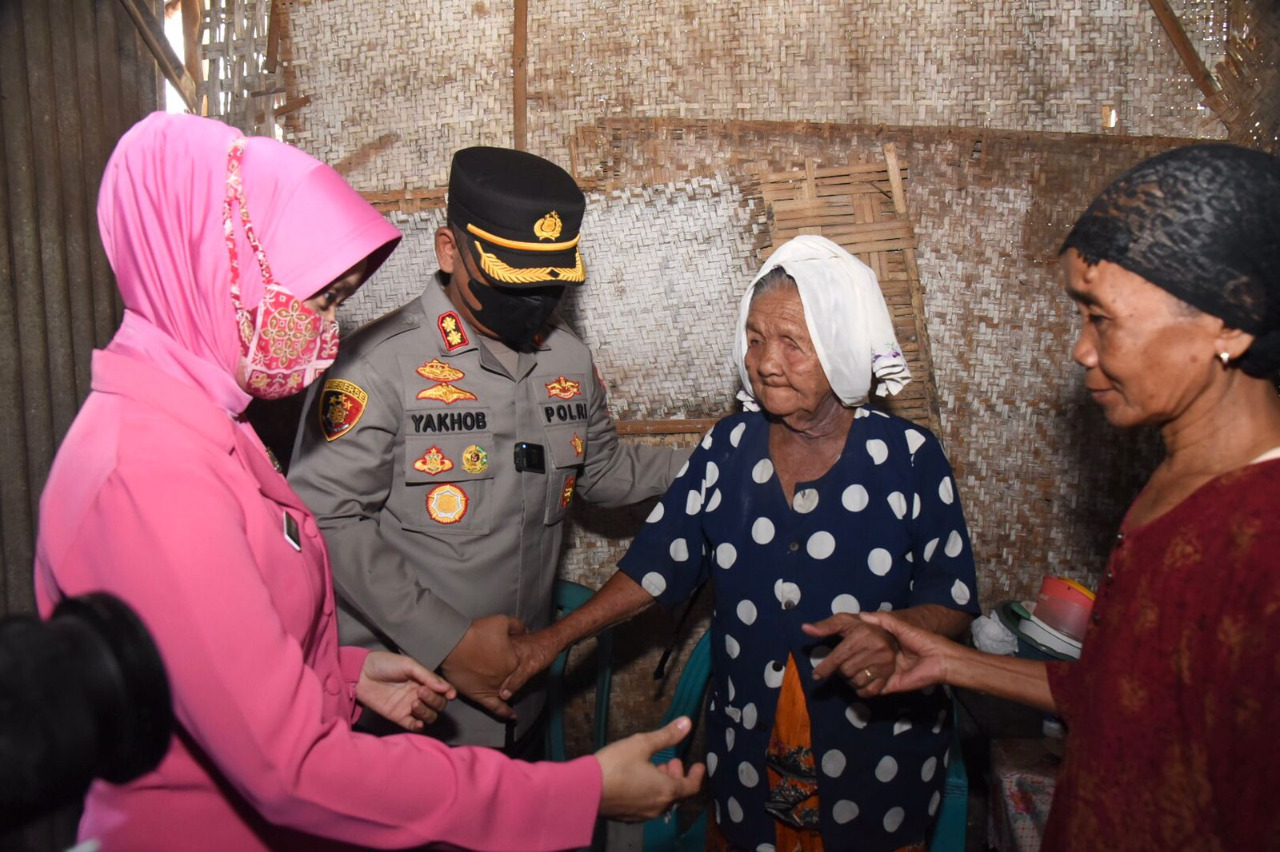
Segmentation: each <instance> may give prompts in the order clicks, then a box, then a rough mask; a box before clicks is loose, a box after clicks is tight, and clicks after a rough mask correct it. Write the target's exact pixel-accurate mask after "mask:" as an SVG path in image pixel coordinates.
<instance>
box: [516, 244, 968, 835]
mask: <svg viewBox="0 0 1280 852" xmlns="http://www.w3.org/2000/svg"><path fill="white" fill-rule="evenodd" d="M734 354H735V358H736V360H737V362H738V367H739V371H740V374H741V377H742V381H743V385H744V392H743V393H742V394H740V396H742V397H744V402H745V406H746V408H747V411H746V412H745V413H743V414H739V415H736V416H732V417H728V418H725V419H724V420H721V421H720V422H719V423H717V424H716V425H715V427H714V428H713V429H712V430H711V431H710V432H709V433H708V434H707V435H706V436H705V437H704V438H703V440H702V442H701V444H700V446H699V447H698V448H697V450H696V451H695V452H694V454H693V456H692V458H691V459H690V460H689V463H688V465H687V466H686V468H685V469H684V470H683V471H682V473H681V474H680V476H679V477H678V478H677V479H676V481H675V482H674V483H673V484H672V486H671V488H670V490H669V491H668V492H667V493H666V495H665V496H664V497H663V499H662V502H661V503H659V504H658V505H657V506H656V507H655V508H654V510H653V513H652V514H651V515H650V516H649V518H648V522H647V523H646V525H645V527H644V529H642V530H641V532H640V534H639V535H638V536H637V538H636V540H635V542H634V544H633V545H632V547H631V549H630V550H629V551H628V553H627V555H626V556H625V557H624V558H623V559H622V561H621V562H620V564H619V567H620V569H621V570H620V571H619V572H618V573H617V574H615V575H614V576H613V577H612V578H610V580H609V581H608V582H607V583H606V584H605V586H604V587H603V588H602V589H601V590H600V592H599V593H597V595H596V596H595V597H594V598H593V599H592V601H591V602H590V603H589V604H588V605H587V606H586V607H584V608H582V609H580V610H578V611H577V612H575V613H573V614H571V615H570V616H568V617H566V618H565V619H564V620H562V621H561V622H559V623H557V624H555V625H553V626H552V627H549V628H547V629H546V630H544V631H541V632H540V633H538V634H533V635H532V636H530V637H528V638H527V639H526V638H525V637H516V641H517V642H518V643H519V649H518V650H519V652H520V653H521V654H522V656H523V660H522V665H521V667H520V668H519V669H518V670H517V673H516V675H515V676H513V678H512V679H511V680H510V681H509V682H508V684H507V687H508V689H509V690H511V691H514V688H515V687H517V686H518V685H519V684H520V683H521V682H522V679H523V678H524V677H527V676H528V674H529V673H530V672H531V671H536V670H537V669H538V668H539V667H541V666H543V665H545V664H547V663H548V662H549V661H550V660H551V659H552V658H553V657H554V655H555V653H556V652H557V651H558V650H559V649H560V648H562V647H564V646H565V645H567V644H569V643H570V642H572V641H575V640H576V639H577V638H580V637H581V636H584V635H587V634H589V633H592V632H595V631H596V630H599V629H600V628H602V627H603V626H605V625H608V624H612V623H616V622H618V621H620V620H622V619H625V618H629V617H630V616H632V615H634V614H635V613H637V612H639V611H641V610H643V609H645V608H646V607H647V606H649V605H650V604H652V603H653V602H654V601H655V600H657V601H658V602H660V603H662V604H664V605H666V606H674V605H676V604H678V603H679V602H681V601H683V600H685V599H686V598H688V597H689V596H690V595H691V594H692V593H693V591H694V589H695V588H697V587H698V585H699V584H701V583H703V582H705V581H708V580H710V581H711V582H712V586H713V589H714V593H715V614H714V618H713V622H712V627H711V629H712V630H713V631H714V634H715V642H714V644H713V648H714V658H713V675H712V693H711V700H710V704H709V707H708V710H709V712H708V714H707V742H708V755H707V766H708V769H709V771H710V773H711V785H712V791H713V794H714V800H715V825H713V826H712V829H711V835H712V845H713V846H716V847H717V848H733V849H750V850H755V849H757V848H762V847H767V846H773V847H775V848H776V849H778V850H784V849H786V850H790V849H795V848H803V849H805V850H814V849H821V848H824V844H825V848H829V849H833V850H834V849H841V850H855V849H857V850H863V849H865V850H896V849H900V848H903V847H917V846H921V845H922V844H923V842H924V839H925V835H926V832H927V829H928V826H929V823H930V820H931V818H932V817H933V815H934V813H935V812H936V809H937V807H938V803H939V799H940V795H939V787H940V785H941V783H942V780H943V776H944V774H945V772H944V770H943V765H944V760H945V752H946V748H947V743H948V741H949V733H948V732H949V727H948V721H947V715H948V714H947V709H948V703H947V698H946V695H945V694H944V692H943V691H942V690H930V691H929V692H928V693H927V694H925V693H921V694H913V695H907V696H900V697H893V698H883V697H878V696H877V694H878V692H879V691H880V688H881V687H882V686H883V684H884V681H885V679H887V678H889V677H891V676H892V675H893V673H894V667H895V656H894V652H895V650H896V647H895V643H894V642H893V639H892V637H891V636H889V634H888V633H886V632H885V631H884V630H883V629H881V628H879V627H873V626H871V625H868V624H866V623H864V622H862V621H860V620H858V619H857V618H856V614H857V613H859V612H862V611H877V610H893V611H895V612H896V613H898V615H899V616H900V617H901V618H902V619H903V620H904V621H905V622H907V623H910V624H914V625H917V626H919V627H920V628H922V629H926V630H930V631H937V632H940V633H943V634H945V635H948V636H955V635H957V634H959V633H960V632H962V631H963V630H964V629H965V627H966V626H967V625H968V624H969V622H970V620H971V618H972V614H973V613H975V612H977V605H976V601H975V599H974V598H975V596H974V569H973V558H972V553H971V551H970V546H969V538H968V532H967V529H966V526H965V520H964V515H963V514H962V512H961V510H960V504H959V501H958V498H957V494H956V488H955V483H954V481H953V479H952V475H951V468H950V466H949V465H948V463H947V460H946V457H945V456H944V455H943V452H942V447H941V446H940V445H939V443H938V441H937V439H936V438H934V436H933V435H932V434H930V433H929V432H928V431H927V430H926V429H923V428H921V427H919V426H915V425H913V424H911V423H909V422H907V421H905V420H901V419H899V418H896V417H891V416H889V415H887V414H885V413H883V412H880V411H877V410H875V409H874V408H871V407H869V406H867V405H866V402H867V396H868V392H869V390H870V386H871V382H872V376H873V374H874V375H875V376H877V377H879V379H880V381H881V386H880V387H881V392H882V393H883V392H884V391H885V390H886V389H891V390H896V389H898V388H900V387H901V386H902V385H903V384H905V383H906V381H907V380H908V374H907V370H906V365H905V363H904V362H903V359H902V355H901V353H900V351H899V349H898V346H897V345H896V343H894V336H893V328H892V326H891V324H890V320H889V314H888V310H887V309H886V307H885V304H884V299H883V297H882V296H881V293H880V288H879V286H878V285H877V283H876V279H875V275H874V274H873V273H872V271H871V270H870V269H869V268H868V267H867V266H866V265H865V264H863V263H861V262H860V261H858V260H857V259H855V258H854V257H853V256H851V255H850V254H849V253H848V252H846V251H844V250H843V249H842V248H840V247H839V246H837V245H836V244H835V243H833V242H831V241H830V240H827V239H825V238H823V237H817V236H802V237H798V238H796V239H794V240H792V241H790V242H788V243H787V244H785V245H784V246H782V247H781V248H780V249H779V250H778V251H777V252H776V253H775V254H774V255H772V256H771V257H770V258H769V259H768V261H767V262H766V263H765V264H764V266H763V268H762V269H761V270H760V273H759V274H758V275H757V276H756V278H755V279H754V280H753V281H752V283H751V286H750V287H749V288H748V289H747V292H746V294H745V295H744V296H743V299H742V305H741V309H740V311H739V318H738V330H737V337H736V340H735V345H734ZM819 621H821V622H823V627H822V629H823V630H824V631H825V632H826V633H827V634H829V635H831V637H832V638H830V639H824V640H823V641H817V640H815V639H814V638H811V637H809V636H807V635H806V634H805V633H804V632H803V631H802V629H801V628H802V625H804V624H805V623H806V622H819ZM837 642H838V644H839V647H838V649H837V650H836V651H834V652H832V651H831V648H832V646H833V645H835V644H836V643H837ZM829 652H830V654H831V656H830V657H829V659H833V663H834V662H838V663H839V667H840V668H839V670H840V672H841V673H842V675H843V676H842V677H841V678H839V679H837V680H836V681H835V682H829V683H820V682H818V681H816V680H815V679H814V677H813V667H814V666H815V665H816V664H818V663H819V662H820V661H822V659H823V658H824V656H825V655H827V654H828V653H829Z"/></svg>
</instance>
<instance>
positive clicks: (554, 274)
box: [467, 225, 587, 284]
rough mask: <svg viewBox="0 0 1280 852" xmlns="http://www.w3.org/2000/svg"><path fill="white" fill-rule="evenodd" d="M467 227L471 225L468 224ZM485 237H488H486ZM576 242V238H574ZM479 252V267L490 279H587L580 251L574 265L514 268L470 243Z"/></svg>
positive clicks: (518, 281)
mask: <svg viewBox="0 0 1280 852" xmlns="http://www.w3.org/2000/svg"><path fill="white" fill-rule="evenodd" d="M467 227H471V226H470V225H468V226H467ZM485 239H488V237H486V238H485ZM574 242H577V240H574ZM472 245H473V246H475V247H476V251H477V252H478V253H479V254H480V268H481V269H482V270H484V274H485V275H487V276H489V278H490V280H493V281H498V282H500V283H502V284H543V283H554V282H557V281H566V282H569V283H570V284H581V283H582V282H583V281H586V280H587V270H586V269H585V268H584V267H583V265H582V252H579V251H575V252H574V253H573V256H574V259H575V260H576V261H577V262H576V264H575V265H574V266H571V267H570V266H532V267H528V268H523V269H521V268H516V267H514V266H510V265H508V264H507V263H505V262H504V261H503V260H502V258H500V257H498V256H497V255H496V254H489V253H488V252H487V251H485V250H484V248H483V247H482V246H481V245H480V244H479V243H475V242H473V243H472Z"/></svg>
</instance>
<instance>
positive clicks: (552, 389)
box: [546, 376, 582, 399]
mask: <svg viewBox="0 0 1280 852" xmlns="http://www.w3.org/2000/svg"><path fill="white" fill-rule="evenodd" d="M546 387H547V396H548V397H555V398H556V399H573V398H574V397H575V396H582V385H581V384H580V383H579V382H575V381H573V380H572V379H566V378H565V377H564V376H560V377H559V378H558V379H556V380H555V381H554V382H547V386H546Z"/></svg>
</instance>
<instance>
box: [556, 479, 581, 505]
mask: <svg viewBox="0 0 1280 852" xmlns="http://www.w3.org/2000/svg"><path fill="white" fill-rule="evenodd" d="M576 480H577V477H574V476H571V477H569V478H568V479H566V480H565V482H564V490H563V491H561V492H560V508H562V509H567V508H568V507H569V501H570V500H572V499H573V485H574V482H575V481H576Z"/></svg>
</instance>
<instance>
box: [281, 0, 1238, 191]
mask: <svg viewBox="0 0 1280 852" xmlns="http://www.w3.org/2000/svg"><path fill="white" fill-rule="evenodd" d="M279 2H280V3H281V6H280V10H281V11H280V20H281V30H282V33H283V34H284V35H283V37H282V44H281V55H282V57H283V58H284V59H285V62H286V66H287V68H286V73H285V75H284V76H285V78H286V80H287V83H288V92H287V98H288V99H289V101H290V102H294V101H296V100H297V99H298V98H302V97H310V98H311V99H312V100H311V102H310V103H308V104H307V105H306V106H305V107H303V108H301V109H298V110H297V111H296V112H293V113H290V114H289V115H288V116H287V121H286V126H287V136H286V138H288V139H289V140H290V141H294V142H297V143H298V144H300V145H301V146H302V147H303V148H304V149H306V150H308V151H309V152H311V153H313V154H315V155H317V156H319V157H321V158H322V159H324V160H326V161H327V162H330V163H335V164H337V163H342V164H344V168H343V170H344V171H345V173H346V174H347V176H348V177H349V178H350V179H351V181H352V182H353V183H354V184H355V185H356V186H357V188H359V189H362V190H389V189H399V188H402V187H406V186H408V187H431V186H438V185H439V184H441V183H442V182H443V181H444V178H445V174H446V171H447V168H448V163H449V157H450V155H451V154H452V152H453V151H454V150H455V149H457V148H459V147H464V146H466V145H472V144H510V143H511V141H512V124H513V115H514V107H513V89H512V64H511V63H512V56H511V54H512V31H513V15H514V6H513V3H512V2H510V0H506V1H505V2H493V1H492V0H470V2H465V3H457V2H455V3H446V2H430V3H422V2H417V0H413V2H410V0H386V2H381V3H365V2H359V0H324V2H320V0H279ZM1228 3H1229V0H1174V2H1173V3H1172V5H1173V7H1174V9H1175V11H1177V12H1178V14H1179V16H1180V18H1181V20H1182V23H1183V25H1184V27H1185V28H1186V29H1187V31H1188V34H1189V36H1190V38H1191V40H1192V42H1193V44H1195V45H1196V46H1197V48H1198V49H1199V50H1200V53H1201V55H1202V56H1203V57H1204V58H1205V60H1206V62H1208V63H1209V65H1210V67H1213V65H1215V64H1216V63H1217V62H1218V60H1219V59H1220V58H1221V57H1222V56H1223V55H1224V53H1223V45H1224V43H1225V38H1226V33H1225V27H1224V23H1225V20H1226V10H1227V6H1228ZM527 69H528V85H527V103H528V127H529V131H528V132H529V136H528V147H529V149H530V150H532V151H534V152H535V153H539V154H542V155H544V156H548V157H550V158H551V159H553V160H556V161H557V162H567V161H569V160H570V159H572V158H573V151H572V144H573V136H574V133H575V129H576V128H577V127H579V126H580V125H584V124H593V123H596V122H599V121H602V120H606V119H613V118H620V117H642V118H672V119H678V120H690V119H716V120H723V121H806V122H834V123H841V124H853V123H859V124H887V125H908V126H948V127H985V128H993V129H1022V128H1034V129H1036V130H1041V131H1046V132H1102V131H1104V129H1106V123H1105V122H1104V117H1105V116H1106V115H1109V110H1110V109H1114V110H1115V126H1114V128H1113V129H1112V130H1111V131H1110V132H1115V133H1128V134H1135V135H1140V134H1164V135H1178V136H1221V135H1222V134H1223V132H1224V130H1223V128H1222V125H1221V123H1220V122H1217V121H1216V120H1214V119H1212V116H1211V114H1210V113H1209V112H1208V111H1207V110H1206V109H1205V108H1203V107H1201V106H1200V105H1199V102H1200V100H1201V97H1202V95H1201V94H1200V92H1199V90H1198V89H1197V88H1196V86H1195V84H1194V83H1193V82H1192V80H1191V77H1190V76H1189V75H1188V73H1187V71H1186V70H1185V69H1184V68H1183V66H1182V65H1181V62H1180V59H1179V57H1178V56H1177V54H1176V52H1175V51H1174V50H1173V48H1172V47H1171V46H1170V44H1169V43H1168V40H1167V38H1166V36H1165V35H1164V33H1163V31H1162V29H1161V28H1160V25H1159V23H1158V22H1157V21H1156V19H1155V16H1154V15H1153V14H1152V13H1151V10H1150V8H1148V7H1147V6H1146V5H1145V4H1143V3H1135V2H1132V0H1101V2H1098V1H1097V0H1090V2H1082V0H1071V1H1070V2H1065V3H1064V2H1062V1H1061V0H987V2H977V0H906V2H902V3H873V2H870V0H858V2H841V0H814V2H810V3H805V4H794V3H786V2H781V0H772V1H771V2H753V3H745V2H732V3H727V2H726V3H692V2H689V0H645V2H637V0H618V2H614V0H609V2H605V0H587V2H583V1H582V0H573V2H570V0H555V2H546V3H535V4H530V8H529V20H528V62H527ZM674 179H675V178H674V177H672V178H668V179H665V180H659V181H656V182H657V183H668V182H670V181H671V180H674Z"/></svg>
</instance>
